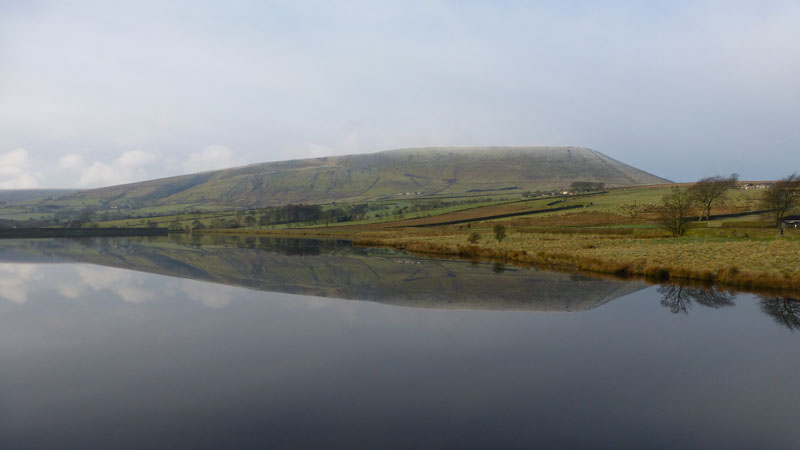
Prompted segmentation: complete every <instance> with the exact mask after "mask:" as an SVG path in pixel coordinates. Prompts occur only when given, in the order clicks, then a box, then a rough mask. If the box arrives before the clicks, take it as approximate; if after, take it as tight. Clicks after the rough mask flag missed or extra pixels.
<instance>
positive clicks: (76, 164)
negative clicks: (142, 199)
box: [58, 150, 158, 187]
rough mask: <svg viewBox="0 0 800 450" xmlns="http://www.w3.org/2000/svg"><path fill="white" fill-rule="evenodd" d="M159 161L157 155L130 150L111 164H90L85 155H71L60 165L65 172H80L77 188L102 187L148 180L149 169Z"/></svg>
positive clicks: (99, 162)
mask: <svg viewBox="0 0 800 450" xmlns="http://www.w3.org/2000/svg"><path fill="white" fill-rule="evenodd" d="M157 159H158V158H157V157H156V155H154V154H152V153H149V152H145V151H142V150H129V151H126V152H123V153H122V154H121V155H120V156H118V157H117V158H116V159H114V160H113V161H111V162H109V163H106V162H103V161H95V162H92V163H88V162H87V161H86V160H85V158H84V157H83V155H81V154H79V153H70V154H67V155H64V156H62V157H61V158H60V159H59V161H58V165H59V167H60V168H62V169H65V170H72V171H78V180H77V182H76V185H77V186H80V187H100V186H109V185H115V184H122V183H130V182H133V181H138V180H146V179H148V178H149V172H150V171H149V170H148V169H149V168H150V167H151V166H152V165H153V163H155V162H156V161H157Z"/></svg>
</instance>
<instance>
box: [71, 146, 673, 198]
mask: <svg viewBox="0 0 800 450" xmlns="http://www.w3.org/2000/svg"><path fill="white" fill-rule="evenodd" d="M574 181H592V182H604V183H606V185H607V186H609V187H614V186H631V185H642V184H659V183H665V182H668V181H667V180H664V179H663V178H659V177H657V176H654V175H652V174H649V173H647V172H644V171H642V170H639V169H636V168H634V167H631V166H628V165H626V164H623V163H621V162H619V161H616V160H614V159H612V158H609V157H608V156H606V155H603V154H602V153H600V152H597V151H595V150H591V149H588V148H581V147H437V148H418V149H403V150H390V151H384V152H379V153H371V154H362V155H348V156H333V157H325V158H312V159H300V160H292V161H281V162H270V163H261V164H252V165H248V166H243V167H235V168H230V169H224V170H217V171H210V172H202V173H197V174H192V175H183V176H177V177H170V178H163V179H158V180H151V181H143V182H138V183H132V184H125V185H119V186H111V187H105V188H100V189H93V190H88V191H82V192H79V193H76V194H72V195H68V196H65V197H63V198H61V199H59V202H56V203H60V204H62V205H63V204H68V205H70V206H80V205H97V204H102V205H104V206H107V207H111V208H143V207H165V209H170V208H174V209H176V210H177V209H181V208H192V207H197V208H215V207H216V208H222V207H225V208H230V207H257V206H271V205H283V204H288V203H327V202H331V201H365V200H375V199H381V198H389V197H391V196H417V197H419V196H430V195H454V194H464V193H468V192H490V191H498V190H503V189H507V190H517V191H518V190H537V189H563V188H566V187H568V186H569V185H570V183H572V182H574Z"/></svg>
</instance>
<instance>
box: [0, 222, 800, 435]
mask: <svg viewBox="0 0 800 450" xmlns="http://www.w3.org/2000/svg"><path fill="white" fill-rule="evenodd" d="M798 330H800V302H797V301H795V300H793V299H791V298H789V297H787V296H785V295H778V294H775V293H772V294H764V293H762V294H753V293H738V292H732V291H725V290H718V289H715V288H711V287H699V286H681V285H671V284H665V285H650V284H647V283H645V282H643V281H637V280H618V279H611V278H597V277H592V276H588V275H585V274H580V273H557V272H550V271H544V270H538V269H536V268H526V267H515V266H511V265H503V264H499V263H490V262H471V261H459V260H441V259H432V258H427V257H421V256H415V255H411V254H407V253H402V252H398V251H395V250H390V249H371V248H355V247H352V246H351V245H350V244H349V243H348V242H344V241H334V240H298V239H276V238H236V237H223V238H212V237H198V236H188V235H186V236H180V237H166V236H146V237H119V238H101V237H98V238H76V239H64V238H53V239H11V240H0V448H8V449H18V448H83V449H100V448H103V449H108V448H117V449H121V448H192V449H196V448H213V449H219V448H292V449H303V448H365V449H367V448H369V449H376V448H416V449H426V448H431V449H440V448H453V449H464V448H594V449H598V448H600V449H603V448H609V449H611V448H614V449H621V448H622V449H625V448H630V449H634V448H635V449H640V448H649V449H661V448H663V449H672V448H683V449H701V448H702V449H714V448H728V449H749V448H770V449H793V448H797V442H798V441H799V440H800V427H798V426H797V419H798V417H800V391H798V389H797V385H798V380H800V351H798V347H799V346H800V333H798Z"/></svg>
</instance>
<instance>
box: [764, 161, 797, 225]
mask: <svg viewBox="0 0 800 450" xmlns="http://www.w3.org/2000/svg"><path fill="white" fill-rule="evenodd" d="M799 202H800V176H798V175H797V173H793V174H791V175H789V176H788V177H786V178H783V179H780V180H778V181H775V182H774V183H772V184H771V185H770V186H769V187H768V188H767V189H766V190H765V191H764V193H763V194H762V196H761V205H762V206H763V207H764V208H765V209H770V210H772V211H773V213H774V217H775V225H778V226H779V225H780V223H781V221H782V220H783V217H784V216H785V215H786V213H787V212H789V211H791V210H792V209H793V208H795V207H796V206H797V205H798V203H799Z"/></svg>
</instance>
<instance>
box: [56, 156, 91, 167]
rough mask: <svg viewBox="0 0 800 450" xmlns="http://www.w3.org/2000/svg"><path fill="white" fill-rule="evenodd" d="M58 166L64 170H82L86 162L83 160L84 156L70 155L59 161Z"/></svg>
mask: <svg viewBox="0 0 800 450" xmlns="http://www.w3.org/2000/svg"><path fill="white" fill-rule="evenodd" d="M58 165H59V167H61V168H62V169H67V170H70V169H80V168H81V167H83V166H85V165H86V161H84V159H83V155H81V154H79V153H70V154H68V155H64V156H62V157H61V158H60V159H59V160H58Z"/></svg>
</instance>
